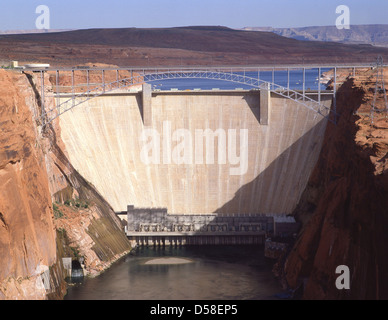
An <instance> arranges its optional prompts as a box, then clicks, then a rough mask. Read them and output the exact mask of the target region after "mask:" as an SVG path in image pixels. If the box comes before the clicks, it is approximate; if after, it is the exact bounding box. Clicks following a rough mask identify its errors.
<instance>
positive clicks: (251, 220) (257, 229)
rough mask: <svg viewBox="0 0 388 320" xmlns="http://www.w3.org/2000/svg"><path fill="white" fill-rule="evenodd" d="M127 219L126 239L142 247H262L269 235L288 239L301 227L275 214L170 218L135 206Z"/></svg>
mask: <svg viewBox="0 0 388 320" xmlns="http://www.w3.org/2000/svg"><path fill="white" fill-rule="evenodd" d="M122 214H125V212H124V213H122ZM126 219H127V224H126V235H127V237H128V238H129V239H130V240H134V241H136V243H137V244H143V245H144V244H151V245H153V244H158V245H169V244H182V245H184V244H195V245H205V244H210V245H212V244H263V243H264V239H265V238H266V237H268V236H282V237H288V236H290V235H292V234H293V233H296V232H297V230H298V228H299V224H298V223H296V222H295V220H294V219H293V218H289V217H282V216H276V215H264V214H252V215H248V214H243V215H240V214H234V215H219V214H215V213H213V214H190V215H178V214H171V215H170V214H168V213H167V209H164V208H159V209H158V208H134V206H128V208H127V212H126Z"/></svg>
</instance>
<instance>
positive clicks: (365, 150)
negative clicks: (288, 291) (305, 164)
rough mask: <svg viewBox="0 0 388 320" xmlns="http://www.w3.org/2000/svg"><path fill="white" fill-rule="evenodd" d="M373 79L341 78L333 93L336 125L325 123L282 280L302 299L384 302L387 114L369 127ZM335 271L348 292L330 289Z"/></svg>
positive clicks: (387, 279)
mask: <svg viewBox="0 0 388 320" xmlns="http://www.w3.org/2000/svg"><path fill="white" fill-rule="evenodd" d="M385 73H386V74H387V70H386V71H385ZM374 74H375V71H374V70H370V71H369V74H368V75H365V74H364V77H363V79H361V80H360V79H358V77H356V79H353V78H348V80H347V81H345V82H344V84H343V85H342V86H341V88H340V89H339V91H338V95H337V110H338V113H339V119H338V123H337V124H336V125H334V124H332V123H329V124H328V127H327V130H326V134H325V141H324V145H323V148H322V152H321V155H320V158H319V160H318V162H317V165H316V167H315V170H314V171H313V174H312V176H311V178H310V180H309V183H308V186H307V188H306V189H305V191H304V194H303V196H302V198H301V201H300V203H299V205H298V207H297V209H296V210H295V215H296V217H297V218H298V219H299V220H300V221H302V222H303V224H304V227H303V229H302V231H301V233H300V236H299V238H298V240H297V242H296V244H295V246H294V248H293V249H292V251H291V253H290V254H289V256H288V258H287V260H286V263H285V266H284V277H285V279H286V280H287V283H288V285H289V286H290V287H291V288H293V289H295V288H298V287H300V286H301V285H302V286H303V287H304V294H303V297H304V298H305V299H387V298H388V274H387V272H386V271H385V270H387V268H388V256H387V243H388V209H387V208H388V197H387V195H388V170H387V169H388V118H387V116H388V115H387V113H376V114H375V121H374V123H373V124H372V123H371V119H370V110H371V101H373V94H374V87H375V82H374V79H375V77H374ZM378 98H379V99H378V109H380V110H383V107H384V100H383V99H382V95H381V94H380V95H379V96H378ZM339 265H346V266H348V267H349V269H350V290H338V289H337V288H336V286H335V282H336V279H337V277H338V276H339V274H336V268H337V266H339Z"/></svg>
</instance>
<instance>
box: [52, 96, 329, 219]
mask: <svg viewBox="0 0 388 320" xmlns="http://www.w3.org/2000/svg"><path fill="white" fill-rule="evenodd" d="M260 95H262V93H260V92H259V91H258V90H251V91H248V90H234V91H221V90H220V91H218V90H213V91H176V92H163V91H162V92H155V91H154V92H152V93H151V98H150V102H151V106H152V107H151V108H152V109H151V111H152V112H151V121H150V123H145V119H144V117H147V110H144V103H145V102H144V101H143V100H144V99H143V95H142V92H137V93H136V92H126V93H117V94H115V93H112V94H104V95H101V96H99V97H96V98H94V99H91V100H89V101H86V102H84V103H83V104H82V105H80V106H78V107H76V108H74V109H72V110H71V111H69V112H66V113H64V114H63V115H61V117H60V118H59V119H60V120H59V121H60V126H61V137H62V139H63V141H64V143H65V145H66V149H67V151H68V156H69V159H70V161H71V162H72V163H73V165H74V167H75V169H77V170H78V171H79V172H80V173H81V174H82V175H83V176H84V177H85V178H86V179H87V180H88V181H90V182H91V183H92V184H93V185H94V186H95V187H96V188H97V190H98V191H99V192H100V193H101V194H102V196H104V197H105V198H106V199H107V201H108V202H109V203H110V204H111V205H112V207H113V208H114V210H115V211H123V210H125V209H126V208H127V205H129V204H131V205H134V206H135V207H140V208H141V207H163V208H167V209H168V212H169V213H170V214H205V213H215V212H216V213H223V214H231V213H239V214H288V213H291V212H292V210H293V209H294V208H295V206H296V204H297V202H298V200H299V198H300V195H301V193H302V191H303V190H304V188H305V185H306V183H307V181H308V178H309V176H310V174H311V171H312V168H313V167H314V165H315V163H316V160H317V158H318V155H319V152H320V149H321V145H322V140H323V134H324V131H325V128H326V124H327V121H328V120H327V118H325V117H322V116H321V115H319V114H317V113H316V112H315V111H313V110H310V109H308V108H306V107H305V106H303V105H301V104H299V103H297V102H295V101H293V100H290V99H287V98H285V97H282V96H280V95H278V94H276V93H275V92H271V93H269V97H268V99H269V100H270V103H269V105H268V117H267V123H265V122H263V121H260V120H263V119H261V116H262V115H263V105H261V104H262V101H263V97H260ZM313 95H314V94H313V93H312V96H313ZM61 99H64V98H61ZM331 101H332V96H331V95H327V96H325V95H322V101H321V103H322V104H324V105H325V106H327V107H330V105H331ZM148 116H150V115H149V114H148ZM145 124H146V125H145ZM147 124H148V125H147ZM166 124H168V125H169V126H170V131H169V132H176V131H177V130H184V131H185V132H189V133H190V134H191V136H192V137H195V134H196V130H199V129H200V130H206V129H210V130H211V131H212V132H216V131H217V130H220V129H221V130H224V132H226V133H227V132H228V130H230V129H235V130H236V141H237V142H239V141H241V140H240V138H241V132H242V130H246V131H245V132H248V140H247V145H244V144H240V143H237V145H236V150H235V153H236V154H237V155H239V154H240V155H241V154H242V151H243V150H242V149H241V148H240V147H243V148H246V149H245V150H246V152H247V156H248V158H247V166H246V172H243V174H241V175H233V174H231V170H233V169H235V168H236V167H238V164H235V163H234V164H233V163H230V162H229V161H226V163H218V162H217V159H219V158H218V153H217V150H218V144H219V140H218V139H217V137H215V140H214V149H215V150H216V152H215V155H214V156H215V162H214V163H210V164H209V163H202V164H198V163H195V162H192V163H188V164H187V163H175V162H174V161H169V162H165V161H163V152H165V149H163V147H165V145H163V142H161V143H160V152H161V155H160V159H161V161H160V163H145V162H144V161H143V159H142V150H143V148H144V141H143V142H142V139H141V138H142V134H143V133H144V130H146V129H151V130H154V131H155V132H158V133H160V141H164V139H165V138H166V137H165V136H164V135H165V133H166V130H165V127H166ZM167 141H170V142H171V141H172V140H171V139H167ZM172 143H173V144H174V143H175V145H177V144H178V142H174V141H172ZM171 147H172V149H174V145H172V146H171ZM205 147H206V143H204V146H203V148H205ZM227 147H230V146H228V145H227ZM195 152H197V150H196V149H195V146H193V154H194V153H195ZM203 152H204V153H205V152H206V150H203ZM244 152H245V151H244ZM227 160H228V159H227ZM240 165H241V163H240Z"/></svg>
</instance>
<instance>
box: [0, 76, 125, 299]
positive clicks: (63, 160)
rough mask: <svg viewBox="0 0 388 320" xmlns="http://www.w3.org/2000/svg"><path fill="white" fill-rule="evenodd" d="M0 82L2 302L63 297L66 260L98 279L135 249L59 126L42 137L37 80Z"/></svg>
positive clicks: (15, 78) (5, 79)
mask: <svg viewBox="0 0 388 320" xmlns="http://www.w3.org/2000/svg"><path fill="white" fill-rule="evenodd" d="M45 77H46V78H47V79H46V81H47V82H46V83H49V80H48V77H49V76H48V75H45ZM0 83H1V86H0V132H1V135H0V265H1V266H2V267H1V268H0V299H47V298H49V299H60V298H62V297H63V296H64V294H65V292H66V284H65V281H64V279H65V275H66V273H65V270H64V268H63V265H62V258H63V257H72V258H73V259H77V258H81V257H82V258H84V264H85V270H86V272H87V274H90V275H96V274H98V273H99V272H100V271H102V270H104V269H105V268H107V267H108V266H109V265H110V264H111V263H112V262H113V261H115V260H116V259H117V258H119V257H120V256H122V255H123V254H125V253H127V252H128V251H129V250H130V248H131V247H130V243H129V241H128V240H127V238H126V236H125V234H124V233H123V232H122V227H121V223H120V221H119V220H118V218H117V217H116V216H115V214H114V212H113V210H112V208H111V207H110V206H109V204H108V203H107V202H106V201H105V200H104V199H103V197H101V196H100V195H99V194H98V192H97V191H96V190H95V189H94V188H93V187H92V186H91V185H90V184H89V183H88V182H87V181H86V180H85V179H84V178H83V177H82V176H81V175H79V174H78V172H76V171H75V170H74V169H73V167H72V165H71V163H70V162H69V161H68V159H67V157H66V150H65V148H64V147H63V143H62V142H61V140H60V138H59V136H60V128H59V126H58V124H57V123H55V122H54V123H52V125H51V126H50V127H47V128H46V129H45V130H44V131H41V125H40V120H39V118H40V114H41V106H42V101H41V96H40V94H39V93H40V88H39V85H37V83H39V81H37V80H36V78H35V75H33V74H24V75H23V74H17V73H13V72H10V71H1V70H0ZM47 90H49V89H47ZM53 105H54V104H53V101H50V99H47V100H46V101H45V106H46V107H47V108H51V107H52V106H53ZM34 120H35V121H34ZM64 203H66V204H68V205H65V204H64Z"/></svg>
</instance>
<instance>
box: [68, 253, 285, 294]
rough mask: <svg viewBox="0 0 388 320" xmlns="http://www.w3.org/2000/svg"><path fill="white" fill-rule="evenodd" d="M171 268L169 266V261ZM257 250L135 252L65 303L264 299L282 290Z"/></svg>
mask: <svg viewBox="0 0 388 320" xmlns="http://www.w3.org/2000/svg"><path fill="white" fill-rule="evenodd" d="M174 262H176V264H169V263H174ZM273 263H274V262H273V261H271V260H268V259H266V258H265V257H264V250H263V247H258V246H187V247H180V248H179V247H178V248H174V247H166V248H165V249H163V248H153V247H151V248H138V249H137V251H136V253H135V254H134V255H128V256H126V257H124V258H122V259H120V260H119V261H118V262H116V263H115V264H113V265H112V267H111V268H109V269H108V270H107V271H105V272H104V273H102V274H101V275H100V276H98V277H96V278H85V279H84V280H83V282H82V283H80V284H76V285H73V286H70V287H69V290H68V294H67V295H66V296H65V300H267V299H275V295H276V294H277V293H280V292H281V291H282V289H281V287H280V285H279V283H278V281H277V280H276V279H275V278H274V276H273V274H272V273H271V268H272V265H273Z"/></svg>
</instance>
